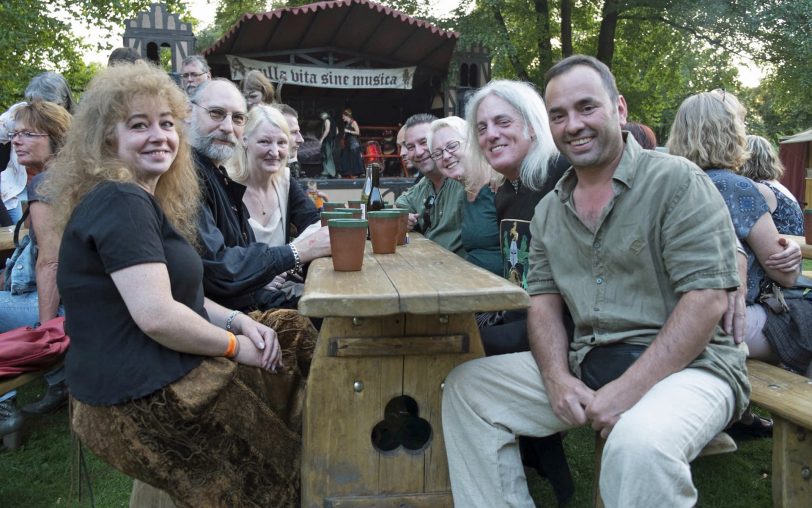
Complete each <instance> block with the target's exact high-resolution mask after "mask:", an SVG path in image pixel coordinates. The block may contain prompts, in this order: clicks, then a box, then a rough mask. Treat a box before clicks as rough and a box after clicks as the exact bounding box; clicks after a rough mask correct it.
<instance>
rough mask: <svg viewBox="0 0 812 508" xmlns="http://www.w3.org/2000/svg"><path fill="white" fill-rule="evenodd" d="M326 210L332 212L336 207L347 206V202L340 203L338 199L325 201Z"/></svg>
mask: <svg viewBox="0 0 812 508" xmlns="http://www.w3.org/2000/svg"><path fill="white" fill-rule="evenodd" d="M322 206H324V211H325V212H332V211H333V210H335V209H336V208H346V206H347V203H339V202H338V201H325V202H324V205H322Z"/></svg>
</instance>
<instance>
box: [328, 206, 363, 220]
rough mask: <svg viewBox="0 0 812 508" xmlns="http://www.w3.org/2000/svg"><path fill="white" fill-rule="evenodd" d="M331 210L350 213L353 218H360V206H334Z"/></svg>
mask: <svg viewBox="0 0 812 508" xmlns="http://www.w3.org/2000/svg"><path fill="white" fill-rule="evenodd" d="M333 211H334V212H346V213H351V214H352V218H353V219H360V218H361V209H360V208H336V209H335V210H333Z"/></svg>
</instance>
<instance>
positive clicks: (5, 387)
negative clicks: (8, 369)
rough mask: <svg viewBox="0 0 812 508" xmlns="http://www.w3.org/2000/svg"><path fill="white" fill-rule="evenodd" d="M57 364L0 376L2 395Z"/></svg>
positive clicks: (43, 373) (40, 375)
mask: <svg viewBox="0 0 812 508" xmlns="http://www.w3.org/2000/svg"><path fill="white" fill-rule="evenodd" d="M55 366H56V365H52V366H51V367H48V368H47V369H43V370H36V371H32V372H24V373H22V374H18V375H16V376H13V377H6V378H0V395H3V394H5V393H7V392H10V391H11V390H16V389H17V388H19V387H21V386H24V385H27V384H28V383H30V382H31V381H35V380H37V379H39V378H41V377H42V376H44V375H45V373H47V372H49V371H51V370H53V369H54V367H55ZM20 442H21V441H20ZM15 448H16V445H15Z"/></svg>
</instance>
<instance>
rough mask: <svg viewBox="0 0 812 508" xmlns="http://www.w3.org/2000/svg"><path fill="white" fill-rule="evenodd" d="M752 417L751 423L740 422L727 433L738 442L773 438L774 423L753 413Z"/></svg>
mask: <svg viewBox="0 0 812 508" xmlns="http://www.w3.org/2000/svg"><path fill="white" fill-rule="evenodd" d="M751 416H752V417H753V418H752V420H751V421H750V422H749V423H744V422H742V421H741V420H739V421H738V422H736V423H734V424H733V425H731V426H730V427H729V428H728V429H727V430H726V431H725V432H727V433H728V434H730V436H731V437H732V438H733V439H738V440H744V439H760V438H764V437H772V435H773V421H772V420H770V419H769V418H763V417H761V416H759V415H757V414H755V413H751Z"/></svg>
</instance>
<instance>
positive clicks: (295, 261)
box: [288, 242, 302, 271]
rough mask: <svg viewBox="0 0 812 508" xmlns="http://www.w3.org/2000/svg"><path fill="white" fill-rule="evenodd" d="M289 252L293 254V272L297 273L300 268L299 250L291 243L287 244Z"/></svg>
mask: <svg viewBox="0 0 812 508" xmlns="http://www.w3.org/2000/svg"><path fill="white" fill-rule="evenodd" d="M288 247H290V251H291V252H292V253H293V271H299V269H301V268H302V257H301V256H300V255H299V249H297V248H296V246H295V245H293V243H292V242H291V243H289V244H288Z"/></svg>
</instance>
